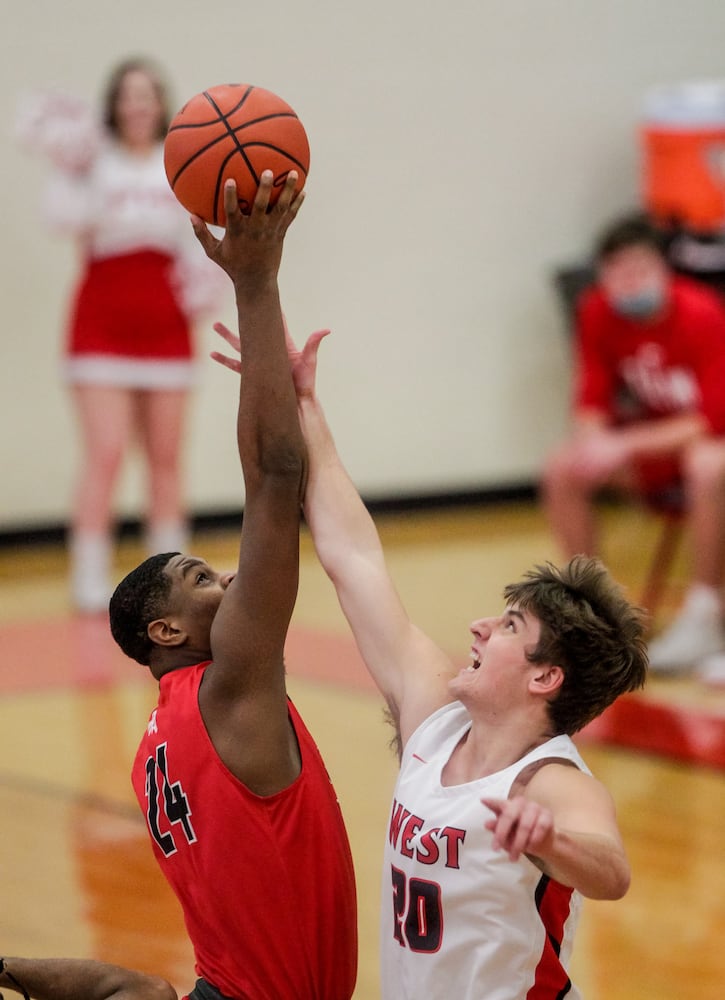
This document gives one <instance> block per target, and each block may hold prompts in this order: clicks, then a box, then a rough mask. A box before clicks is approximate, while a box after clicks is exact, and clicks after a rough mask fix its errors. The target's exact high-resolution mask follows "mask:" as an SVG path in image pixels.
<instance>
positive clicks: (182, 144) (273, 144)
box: [164, 83, 310, 226]
mask: <svg viewBox="0 0 725 1000" xmlns="http://www.w3.org/2000/svg"><path fill="white" fill-rule="evenodd" d="M309 166H310V147H309V143H308V141H307V134H306V132H305V129H304V126H303V125H302V122H301V121H300V120H299V118H298V117H297V115H296V114H295V112H294V111H293V110H292V108H291V107H290V106H289V104H287V103H286V101H283V100H282V98H281V97H278V96H277V95H276V94H273V93H272V92H271V91H269V90H264V89H263V88H262V87H254V86H252V85H251V84H248V83H228V84H221V85H220V86H218V87H210V88H209V90H205V91H203V92H202V93H200V94H196V95H195V96H194V97H192V98H191V100H189V101H187V102H186V104H185V105H184V106H183V108H182V109H181V110H180V111H179V112H178V113H177V114H176V115H175V116H174V118H173V119H172V121H171V124H170V125H169V130H168V132H167V134H166V138H165V140H164V167H165V169H166V176H167V178H168V180H169V184H170V185H171V189H172V191H173V192H174V194H175V195H176V197H177V198H178V200H179V201H180V202H181V204H182V205H183V206H184V208H185V209H186V210H187V211H188V212H192V213H194V214H195V215H199V216H201V218H202V219H204V221H205V222H208V223H210V224H212V225H218V226H223V225H225V223H226V216H225V213H224V181H225V180H228V179H230V178H232V179H233V180H235V181H236V184H237V195H238V198H239V207H240V209H241V211H242V212H244V213H245V214H246V213H249V211H250V210H251V208H252V203H253V201H254V196H255V195H256V193H257V187H258V186H259V179H260V177H261V175H262V171H263V170H271V171H272V173H273V174H274V183H273V187H272V195H271V199H270V203H271V204H274V202H275V201H276V200H277V198H278V197H279V195H280V193H281V190H282V187H283V186H284V183H285V180H286V179H287V175H288V174H289V172H290V170H296V171H297V173H298V175H299V177H298V181H297V184H296V191H301V190H302V188H303V187H304V184H305V181H306V180H307V172H308V170H309Z"/></svg>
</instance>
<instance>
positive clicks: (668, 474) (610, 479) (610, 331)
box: [543, 216, 725, 678]
mask: <svg viewBox="0 0 725 1000" xmlns="http://www.w3.org/2000/svg"><path fill="white" fill-rule="evenodd" d="M596 258H597V283H596V285H595V286H594V287H592V288H591V289H589V290H588V291H587V292H586V293H585V294H584V296H583V298H582V300H581V303H580V306H579V310H578V318H577V329H576V366H575V379H574V402H573V406H574V426H573V431H572V433H571V434H570V435H569V436H568V438H567V439H566V440H565V441H564V442H563V444H561V445H560V446H559V447H558V448H557V449H556V450H555V452H554V454H553V455H552V456H551V457H550V458H549V460H548V462H547V465H546V468H545V471H544V477H543V498H544V502H545V506H546V510H547V512H548V515H549V519H550V522H551V524H552V527H553V529H554V532H555V534H556V535H557V537H558V539H559V541H560V543H561V546H562V548H563V549H564V551H565V552H566V554H567V555H574V554H575V553H577V552H586V553H589V554H593V553H594V552H595V551H596V537H595V520H594V507H593V500H594V497H595V496H596V494H597V493H598V491H599V490H601V489H602V488H603V487H605V486H607V487H620V488H622V489H625V490H634V491H635V492H638V493H642V492H644V493H645V494H646V493H655V494H656V493H658V492H660V491H662V490H666V489H668V488H671V487H672V486H677V485H678V484H679V485H680V486H681V488H682V489H683V490H684V494H685V499H686V506H687V516H688V522H689V524H688V526H689V528H690V536H691V539H692V558H693V576H692V582H691V586H690V589H689V591H688V593H687V594H686V596H685V601H684V604H683V607H682V610H681V612H680V614H679V615H678V616H677V617H676V618H675V620H674V622H673V623H672V625H671V626H670V628H669V629H668V630H667V631H666V632H665V633H663V635H661V636H659V637H658V638H657V639H655V641H654V642H653V643H652V644H651V645H650V666H651V668H652V669H654V670H655V671H658V672H660V673H667V672H675V671H682V670H688V669H691V668H693V667H695V666H697V665H698V664H700V661H703V659H704V658H706V657H708V656H710V655H711V654H716V653H718V652H719V651H720V650H724V649H725V629H723V623H722V618H723V598H722V593H721V591H722V586H723V582H724V580H725V507H724V501H725V306H723V303H722V301H721V299H720V298H719V297H718V296H717V294H716V293H715V292H713V291H712V290H710V289H708V288H706V287H704V286H701V285H698V284H697V283H696V282H693V281H691V280H689V279H686V278H680V277H677V276H675V275H673V274H672V272H671V270H670V268H669V265H668V263H667V260H666V257H665V253H664V249H663V246H662V241H661V237H660V236H659V234H658V233H657V231H656V230H655V229H653V227H652V226H651V225H650V224H649V223H648V222H647V220H646V219H643V218H641V217H639V216H637V217H632V218H626V219H624V220H621V221H620V222H617V223H616V224H615V225H613V226H612V227H611V228H610V229H608V230H607V232H605V233H604V235H603V236H602V238H601V240H600V243H599V246H598V250H597V254H596ZM699 669H700V670H701V675H702V676H707V674H708V672H711V669H712V665H711V664H710V665H708V664H707V662H705V663H702V664H701V665H700V668H699ZM721 672H722V674H723V677H724V678H725V664H723V669H722V671H721Z"/></svg>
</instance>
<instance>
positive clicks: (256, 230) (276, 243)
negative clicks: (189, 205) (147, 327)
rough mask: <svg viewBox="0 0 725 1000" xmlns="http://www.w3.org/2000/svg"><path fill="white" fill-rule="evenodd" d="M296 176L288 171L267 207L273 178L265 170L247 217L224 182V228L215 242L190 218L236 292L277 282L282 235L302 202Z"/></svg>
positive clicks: (233, 186)
mask: <svg viewBox="0 0 725 1000" xmlns="http://www.w3.org/2000/svg"><path fill="white" fill-rule="evenodd" d="M296 181H297V173H296V171H294V170H291V171H290V173H289V174H288V175H287V178H286V180H285V184H284V187H283V188H282V191H281V193H280V196H279V198H278V200H277V202H276V204H274V205H270V198H271V195H272V187H273V183H274V175H273V173H272V171H271V170H265V171H264V172H263V173H262V177H261V179H260V182H259V187H258V189H257V194H256V196H255V198H254V203H253V205H252V210H251V212H250V213H249V215H243V214H242V212H241V210H240V208H239V199H238V198H237V185H236V183H235V182H234V181H233V180H227V181H225V183H224V211H225V213H226V217H227V218H226V229H225V231H224V236H223V237H222V238H221V239H217V238H216V237H215V236H214V235H213V233H212V232H211V231H210V229H209V228H208V226H207V225H206V223H205V222H204V220H203V219H201V218H200V217H199V216H198V215H192V216H191V223H192V226H193V227H194V232H195V234H196V238H197V239H198V240H199V242H200V243H201V245H202V247H203V248H204V252H205V253H206V255H207V257H209V258H210V260H213V261H214V262H215V263H216V264H218V265H219V267H221V268H222V270H224V271H226V273H227V274H228V275H229V277H230V278H231V279H232V281H233V282H234V284H235V287H236V288H237V291H240V290H249V289H254V288H256V287H258V286H264V285H265V284H266V283H267V282H268V281H269V280H270V279H276V277H277V272H278V271H279V265H280V262H281V260H282V245H283V242H284V237H285V234H286V232H287V230H288V228H289V227H290V225H291V223H292V222H293V221H294V219H295V217H296V215H297V213H298V212H299V210H300V207H301V205H302V202H303V201H304V197H305V193H304V190H303V191H300V192H298V193H297V194H295V183H296Z"/></svg>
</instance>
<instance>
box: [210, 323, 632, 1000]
mask: <svg viewBox="0 0 725 1000" xmlns="http://www.w3.org/2000/svg"><path fill="white" fill-rule="evenodd" d="M217 330H218V331H219V332H220V333H221V334H222V335H223V336H224V337H225V339H226V340H227V341H228V342H229V343H230V344H231V345H232V346H234V347H236V346H237V342H236V338H235V337H234V336H233V335H232V334H230V333H229V331H226V330H225V329H224V328H223V327H220V326H219V325H218V326H217ZM323 336H324V333H322V332H320V333H317V334H313V335H312V337H311V338H310V339H309V340H308V342H307V344H306V346H305V348H304V349H303V350H302V351H301V352H298V351H296V350H295V348H294V345H293V344H291V343H290V344H289V351H290V363H291V366H292V371H293V376H294V379H295V385H296V388H297V393H298V402H299V410H300V420H301V425H302V429H303V432H304V434H305V438H306V440H307V446H308V452H309V460H310V467H309V478H308V482H307V489H306V496H305V515H306V518H307V522H308V524H309V526H310V529H311V532H312V536H313V539H314V542H315V546H316V548H317V552H318V555H319V557H320V560H321V562H322V564H323V566H324V568H325V570H326V571H327V573H328V575H329V576H330V578H331V579H332V581H333V583H334V585H335V588H336V590H337V594H338V598H339V600H340V603H341V606H342V608H343V611H344V613H345V615H346V617H347V619H348V621H349V623H350V625H351V627H352V630H353V633H354V635H355V638H356V640H357V643H358V646H359V648H360V651H361V653H362V656H363V658H364V660H365V663H366V664H367V667H368V669H369V670H370V672H371V674H372V676H373V678H374V679H375V681H376V682H377V684H378V686H379V688H380V690H381V692H382V693H383V695H384V696H385V698H386V700H387V703H388V706H389V708H390V713H391V716H392V718H393V721H394V722H395V725H396V729H397V735H398V738H399V742H400V747H401V751H402V761H401V770H400V775H399V778H398V783H397V786H396V789H395V793H394V800H393V804H392V808H391V814H390V821H389V827H388V830H387V831H386V852H385V868H384V871H383V897H382V904H383V918H382V996H383V997H384V998H385V1000H420V998H421V997H426V998H431V1000H450V998H454V997H455V1000H524V998H526V1000H555V998H563V997H569V998H573V997H576V996H577V992H576V990H575V988H574V986H573V985H572V983H571V982H570V980H569V976H568V973H567V971H566V965H567V960H568V957H569V953H570V950H571V939H572V934H573V930H574V927H575V924H576V917H577V911H578V908H579V899H580V896H581V895H584V896H589V897H592V898H595V899H617V898H619V897H621V896H622V895H624V893H625V892H626V891H627V888H628V886H629V879H630V871H629V864H628V861H627V857H626V854H625V851H624V847H623V844H622V840H621V837H620V834H619V830H618V827H617V822H616V816H615V809H614V804H613V802H612V798H611V796H610V795H609V793H608V792H607V790H606V789H605V788H604V786H603V785H602V784H601V783H600V782H599V781H597V780H596V779H595V778H594V777H592V775H591V774H590V773H589V771H588V770H587V768H586V766H585V765H584V763H583V761H582V760H581V758H580V757H579V755H578V753H577V751H576V749H575V747H574V745H573V743H572V741H571V739H570V736H571V734H572V733H575V732H577V731H578V730H579V729H581V728H582V726H584V725H586V723H588V722H590V721H591V720H592V719H593V718H595V717H596V716H597V715H599V714H600V713H601V712H602V711H603V710H604V708H606V707H607V706H608V705H609V704H611V702H613V701H614V699H615V698H616V697H617V696H618V695H619V694H621V693H623V692H625V691H630V690H633V689H635V688H637V687H641V686H642V684H643V683H644V680H645V676H646V671H647V655H646V646H645V642H644V626H643V621H642V617H641V614H640V612H639V610H638V609H636V608H633V607H632V606H631V605H630V604H629V603H628V602H627V600H626V599H625V598H624V596H623V595H622V593H621V592H620V590H619V588H618V587H617V585H616V584H615V583H614V581H613V580H612V579H611V577H610V576H609V574H608V573H607V571H606V570H605V569H604V567H603V566H602V565H601V563H599V562H598V561H596V560H593V559H588V558H585V557H583V556H582V557H577V558H575V559H573V560H572V561H571V562H570V563H569V564H568V565H567V566H565V567H563V568H562V569H557V568H555V567H553V566H550V565H547V566H540V567H537V568H536V569H534V570H532V571H531V572H530V573H529V574H527V575H526V577H525V578H524V579H523V580H522V581H521V582H520V583H517V584H510V585H508V586H507V587H506V588H505V590H504V597H505V600H506V605H505V608H504V610H503V613H501V614H498V615H496V616H494V617H490V618H482V619H480V620H477V621H475V622H473V623H472V625H471V627H470V629H471V633H472V635H473V643H472V646H471V657H472V663H471V665H470V666H468V667H466V668H464V669H462V670H460V671H456V670H455V668H454V667H453V665H452V663H451V661H450V659H449V658H448V656H447V655H446V654H445V653H444V652H443V651H442V650H441V649H439V648H438V646H436V644H435V643H434V642H433V641H432V640H431V639H430V638H429V637H428V636H426V635H425V634H424V633H423V632H422V631H420V629H418V628H417V627H416V626H415V625H413V624H412V622H411V621H410V619H409V618H408V615H407V614H406V612H405V609H404V607H403V605H402V603H401V601H400V598H399V596H398V594H397V592H396V590H395V586H394V584H393V581H392V579H391V577H390V575H389V573H388V570H387V568H386V565H385V560H384V556H383V550H382V546H381V544H380V539H379V537H378V534H377V531H376V529H375V526H374V524H373V521H372V519H371V518H370V516H369V514H368V512H367V510H366V508H365V506H364V505H363V503H362V501H361V499H360V496H359V494H358V492H357V490H356V489H355V487H354V485H353V483H352V481H351V480H350V478H349V476H348V475H347V473H346V472H345V469H344V468H343V466H342V463H341V462H340V459H339V456H338V455H337V452H336V449H335V445H334V442H333V439H332V436H331V434H330V431H329V428H328V426H327V423H326V421H325V417H324V414H323V412H322V408H321V406H320V404H319V402H318V400H317V398H316V397H315V392H314V382H315V368H316V358H317V348H318V346H319V342H320V340H321V339H322V337H323ZM217 360H219V361H221V362H222V363H225V364H227V365H228V366H229V367H233V368H234V367H238V362H237V361H236V360H232V359H230V358H225V357H224V356H223V355H217Z"/></svg>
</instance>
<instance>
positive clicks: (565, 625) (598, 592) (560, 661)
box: [504, 556, 648, 735]
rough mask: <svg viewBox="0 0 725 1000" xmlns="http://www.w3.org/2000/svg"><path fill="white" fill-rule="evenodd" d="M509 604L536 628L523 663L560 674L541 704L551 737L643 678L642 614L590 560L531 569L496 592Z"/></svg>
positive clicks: (574, 726)
mask: <svg viewBox="0 0 725 1000" xmlns="http://www.w3.org/2000/svg"><path fill="white" fill-rule="evenodd" d="M504 597H505V598H506V601H507V603H508V604H509V605H511V606H515V607H517V608H519V609H520V610H522V611H528V612H529V613H530V614H532V615H533V616H535V617H536V618H537V619H538V620H539V622H540V624H541V634H540V637H539V641H538V643H537V646H536V649H534V650H533V652H531V653H529V654H528V659H529V661H530V662H531V663H547V664H551V665H556V666H559V667H561V669H562V670H563V672H564V681H563V683H562V685H561V687H560V689H559V691H558V692H557V694H556V695H555V696H554V697H553V698H552V699H551V700H550V701H549V716H550V718H551V722H552V726H553V728H554V731H555V732H556V733H557V734H558V733H567V734H568V735H571V734H572V733H576V732H578V731H579V730H580V729H581V728H582V727H583V726H585V725H587V723H589V722H591V721H592V719H595V718H596V717H597V716H598V715H600V714H601V713H602V712H603V711H604V709H605V708H607V706H608V705H611V703H612V702H613V701H614V700H615V698H618V697H619V695H620V694H624V692H626V691H634V690H635V689H637V688H641V687H642V686H643V685H644V682H645V679H646V677H647V667H648V661H647V644H646V642H645V638H644V636H645V615H644V612H643V611H642V609H641V608H637V607H635V606H634V605H632V604H631V603H630V602H629V601H628V600H627V598H626V597H625V595H624V592H623V591H622V589H621V587H620V586H619V585H618V584H617V583H616V581H615V580H614V579H613V578H612V576H611V575H610V574H609V572H608V571H607V570H606V568H605V567H604V566H603V564H602V563H601V562H600V561H599V560H598V559H593V558H589V557H587V556H575V557H574V558H573V559H572V560H571V561H570V562H569V563H567V564H566V566H563V567H561V568H557V567H556V566H553V565H552V564H551V563H546V564H545V565H543V566H536V567H535V568H534V569H532V570H530V571H529V572H528V573H526V574H525V576H524V578H523V580H521V581H520V582H519V583H512V584H509V585H508V586H507V587H506V588H505V590H504Z"/></svg>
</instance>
